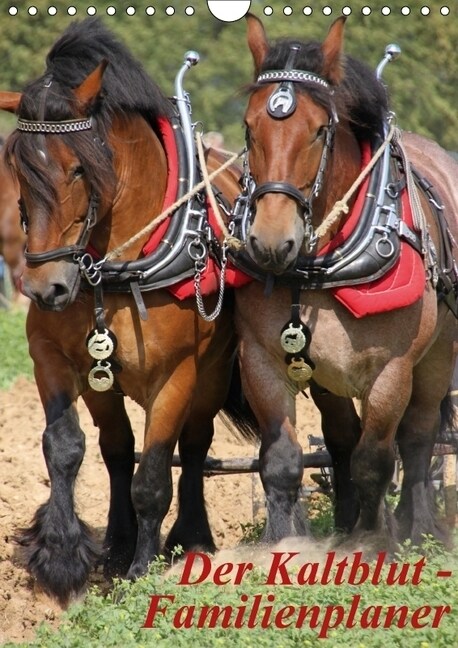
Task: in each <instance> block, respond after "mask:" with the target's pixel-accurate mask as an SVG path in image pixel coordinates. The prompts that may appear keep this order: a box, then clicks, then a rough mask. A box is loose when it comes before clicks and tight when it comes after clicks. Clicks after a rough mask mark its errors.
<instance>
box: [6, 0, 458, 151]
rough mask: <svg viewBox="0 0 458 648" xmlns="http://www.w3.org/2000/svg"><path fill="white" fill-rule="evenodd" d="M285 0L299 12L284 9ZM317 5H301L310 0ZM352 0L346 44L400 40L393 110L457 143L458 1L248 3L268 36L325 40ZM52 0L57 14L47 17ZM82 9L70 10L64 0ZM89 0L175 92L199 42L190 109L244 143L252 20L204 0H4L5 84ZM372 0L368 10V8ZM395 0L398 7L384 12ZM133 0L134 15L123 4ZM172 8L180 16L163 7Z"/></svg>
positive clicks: (358, 49) (30, 74) (27, 67)
mask: <svg viewBox="0 0 458 648" xmlns="http://www.w3.org/2000/svg"><path fill="white" fill-rule="evenodd" d="M31 4H35V5H37V6H38V13H37V15H35V16H30V15H28V13H27V7H28V6H29V5H31ZM286 4H288V5H289V6H290V7H291V8H292V10H293V12H292V14H291V15H290V16H285V15H284V13H283V8H284V6H285V5H286ZM307 4H308V5H309V6H310V7H311V8H312V9H313V12H312V14H311V15H309V16H307V15H304V13H303V11H302V10H303V7H304V5H307ZM345 4H348V5H349V6H350V7H351V9H352V13H351V16H350V18H349V20H348V22H347V35H346V36H347V38H346V51H347V52H348V53H351V54H353V55H354V56H357V57H359V58H361V59H363V60H365V61H366V62H367V63H368V64H369V65H371V66H372V67H374V68H375V67H376V65H377V64H378V63H379V61H380V59H381V58H382V56H383V52H384V48H385V46H386V45H387V44H388V43H392V42H395V43H398V44H399V45H400V46H401V48H402V52H403V53H402V56H401V58H400V59H399V60H398V61H397V62H396V63H394V64H393V65H390V66H389V67H388V68H387V69H386V71H385V75H384V78H385V81H386V83H387V85H388V87H389V92H390V95H391V104H392V109H393V110H394V111H395V112H396V113H397V115H398V123H399V125H400V126H401V127H402V128H405V129H409V130H415V131H417V132H420V133H422V134H424V135H427V136H430V137H432V138H434V139H435V140H437V141H438V142H439V143H440V144H442V145H443V146H444V147H445V148H447V149H449V150H455V151H457V150H458V110H457V105H458V53H457V47H456V45H457V43H458V19H457V14H458V8H457V7H456V3H455V2H453V3H444V4H448V5H452V6H451V7H450V13H449V15H447V16H443V15H441V13H440V7H441V5H442V3H439V2H429V3H424V4H426V5H428V6H429V7H430V13H429V15H427V16H424V15H422V14H421V12H420V8H421V7H422V6H423V3H422V2H417V1H414V2H410V3H406V2H405V0H390V2H386V1H385V0H382V1H379V0H371V2H367V1H362V0H352V1H351V2H348V3H345V2H341V3H336V2H334V1H332V2H331V1H329V2H324V1H323V2H319V3H317V2H314V0H310V1H309V2H308V3H307V2H304V1H302V2H297V1H296V0H292V1H291V2H289V3H288V2H286V1H280V0H271V1H270V2H267V1H262V0H252V2H251V11H252V12H253V13H255V14H256V15H258V16H260V17H263V20H264V24H265V26H266V29H267V32H268V35H269V37H270V38H271V39H276V38H278V37H281V36H285V35H291V36H297V37H301V38H303V39H306V40H307V39H318V40H322V39H323V37H324V36H325V34H326V32H327V29H328V27H329V25H330V24H331V22H332V20H333V19H334V18H336V17H337V16H338V15H340V12H341V10H342V6H343V5H345ZM10 5H15V6H17V7H18V13H17V15H15V16H10V15H9V14H8V7H9V6H10ZM49 5H52V6H53V7H55V8H56V9H57V13H56V15H53V16H50V15H48V13H47V8H48V6H49ZM69 5H72V6H74V7H75V8H76V10H77V12H76V15H75V16H69V15H68V13H67V8H68V6H69ZM89 5H92V6H95V7H96V8H97V14H98V15H99V16H101V17H102V18H103V20H104V21H105V22H106V24H107V25H108V26H109V27H110V28H111V29H113V31H114V32H116V33H117V34H118V36H119V37H120V38H121V39H122V40H124V41H125V42H126V43H127V45H128V46H129V47H130V48H131V50H132V51H133V53H134V54H135V55H136V56H137V57H138V58H139V59H140V60H141V61H142V63H143V64H144V66H145V67H146V69H147V70H148V72H149V73H150V74H151V76H153V78H155V79H156V81H157V82H158V83H159V85H160V86H161V87H162V89H163V90H164V91H165V92H166V93H167V94H170V95H171V94H173V81H174V77H175V74H176V72H177V70H178V68H179V67H180V65H181V63H182V60H183V54H184V52H185V51H186V50H188V49H195V50H197V51H198V52H199V53H200V55H201V63H200V64H199V65H198V66H197V68H195V69H193V70H192V72H191V73H189V74H188V76H187V77H186V88H187V90H188V91H189V92H190V93H191V98H192V103H193V110H194V113H193V116H194V118H195V120H199V121H200V120H201V121H202V122H203V123H204V126H205V130H207V131H208V130H217V131H221V132H222V133H223V134H224V136H225V145H226V147H228V148H239V146H240V145H241V144H242V140H243V130H242V126H241V124H242V116H243V109H244V104H245V98H244V97H243V95H241V94H240V88H241V87H243V85H244V84H246V83H247V82H249V81H250V80H251V78H252V66H251V58H250V54H249V52H248V48H247V45H246V39H245V21H244V20H243V19H242V20H239V21H237V22H234V23H224V22H222V21H219V20H217V19H215V18H214V17H213V16H212V15H211V13H210V11H209V10H208V7H207V4H206V2H205V0H194V1H192V0H173V1H172V0H170V2H169V1H167V0H156V1H153V0H150V2H146V0H139V1H138V2H120V1H118V0H113V2H109V1H108V0H106V1H103V2H100V1H99V0H97V1H94V2H89V1H88V0H84V2H83V1H81V0H73V1H72V2H69V1H68V0H53V2H46V3H44V2H36V3H32V2H31V3H25V2H16V3H14V2H12V1H11V2H10V1H9V0H0V18H1V20H0V60H1V61H2V65H1V66H0V88H1V89H4V90H20V89H21V88H22V87H23V86H24V84H25V83H26V82H27V81H29V80H30V79H33V78H35V77H36V76H38V75H40V74H41V73H42V72H43V69H44V60H45V56H46V53H47V51H48V50H49V48H50V47H51V45H52V44H53V42H54V41H55V40H56V39H57V38H58V36H59V35H60V34H61V32H62V31H63V30H64V29H65V27H66V26H67V25H68V24H69V23H70V22H71V21H73V20H78V19H82V18H84V17H85V16H86V15H87V14H86V10H87V7H88V6H89ZM266 5H268V6H270V7H272V9H273V14H272V15H271V16H264V15H263V11H264V7H265V6H266ZM325 5H327V6H328V7H331V9H332V13H331V15H330V16H324V15H323V13H322V8H323V6H325ZM366 5H369V6H370V7H371V9H372V11H371V14H370V15H369V16H364V15H363V14H362V11H361V9H362V7H363V6H366ZM386 5H388V6H389V7H390V9H391V13H390V15H388V16H385V15H382V12H381V10H382V7H384V6H386ZM405 5H409V6H410V8H411V12H410V14H409V15H407V16H405V15H403V14H402V13H401V8H402V7H403V6H405ZM108 6H114V7H115V8H116V13H115V15H114V16H110V15H107V12H106V9H107V7H108ZM129 6H134V7H135V9H136V11H135V14H134V15H133V16H129V15H128V14H127V12H126V9H127V7H129ZM148 6H154V8H155V13H154V15H152V16H150V15H147V13H146V11H145V9H146V7H148ZM168 6H172V7H174V9H175V11H174V14H173V15H167V13H166V8H167V7H168ZM189 6H192V7H193V8H194V14H193V15H192V16H188V15H186V13H185V8H186V7H189ZM13 127H14V119H13V118H11V117H10V116H7V115H6V116H5V115H2V116H1V121H0V133H2V134H3V135H5V134H7V133H8V132H9V130H11V129H12V128H13Z"/></svg>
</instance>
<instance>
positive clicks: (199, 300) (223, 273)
mask: <svg viewBox="0 0 458 648" xmlns="http://www.w3.org/2000/svg"><path fill="white" fill-rule="evenodd" d="M226 252H227V245H226V244H225V243H224V244H223V248H222V258H221V273H220V277H219V291H218V300H217V302H216V306H215V309H214V311H213V312H212V313H210V314H208V313H207V312H206V310H205V306H204V302H203V299H202V291H201V289H200V280H201V276H202V273H203V271H204V270H205V264H203V263H202V262H199V261H196V264H195V268H196V273H195V275H194V290H195V293H196V304H197V310H198V312H199V315H200V316H201V317H202V319H204V320H205V321H206V322H213V320H215V319H216V318H217V317H218V316H219V314H220V313H221V308H222V306H223V297H224V286H225V279H226V265H227V256H226Z"/></svg>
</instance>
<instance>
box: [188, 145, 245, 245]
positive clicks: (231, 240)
mask: <svg viewBox="0 0 458 648" xmlns="http://www.w3.org/2000/svg"><path fill="white" fill-rule="evenodd" d="M196 143H197V153H198V156H199V163H200V169H201V171H202V178H203V182H204V183H205V191H206V192H207V196H208V200H209V201H210V205H211V206H212V209H213V212H214V214H215V219H216V222H217V223H218V226H219V227H220V229H221V232H222V233H223V234H224V238H225V241H226V245H227V246H228V247H229V248H231V249H233V250H241V249H242V248H243V247H244V244H243V242H242V241H241V240H240V239H238V238H237V237H236V236H233V235H232V234H231V233H230V232H229V230H228V229H227V227H226V223H225V222H224V220H223V217H222V216H221V212H220V209H219V207H218V204H217V202H216V199H215V194H214V193H213V188H212V186H211V181H210V176H209V175H208V169H207V164H206V162H205V155H204V147H203V144H202V135H201V134H200V133H196ZM237 157H239V156H237Z"/></svg>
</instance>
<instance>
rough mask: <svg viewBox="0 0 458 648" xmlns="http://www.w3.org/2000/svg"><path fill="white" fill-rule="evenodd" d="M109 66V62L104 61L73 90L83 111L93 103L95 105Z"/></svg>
mask: <svg viewBox="0 0 458 648" xmlns="http://www.w3.org/2000/svg"><path fill="white" fill-rule="evenodd" d="M107 65H108V61H107V60H106V59H104V60H103V61H102V62H101V63H99V65H98V66H97V67H96V68H95V70H93V71H92V72H91V73H90V74H89V75H88V76H87V77H86V78H85V79H84V81H83V82H82V83H81V84H80V85H79V86H78V87H77V88H75V89H74V90H73V94H74V95H75V97H76V99H77V101H78V104H79V107H80V108H82V109H83V110H84V109H85V108H87V107H88V106H89V105H90V104H91V103H93V102H94V101H95V100H96V99H97V97H98V96H99V94H100V91H101V90H102V78H103V73H104V72H105V68H106V67H107Z"/></svg>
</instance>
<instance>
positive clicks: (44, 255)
mask: <svg viewBox="0 0 458 648" xmlns="http://www.w3.org/2000/svg"><path fill="white" fill-rule="evenodd" d="M51 83H52V80H51V79H50V78H49V77H47V78H46V79H45V84H44V87H45V96H46V92H47V89H48V88H49V87H50V85H51ZM42 103H43V102H42ZM40 112H41V114H44V105H43V106H42V110H41V111H40ZM93 126H94V121H93V118H92V117H83V118H78V119H66V120H61V121H49V120H45V119H40V120H31V119H22V118H19V119H18V121H17V126H16V127H17V130H19V131H21V132H23V133H27V134H30V133H33V134H39V135H41V136H44V135H60V134H67V133H76V132H81V131H86V130H91V129H93ZM40 151H41V149H40ZM42 154H43V155H44V157H46V152H45V151H44V150H43V151H42ZM99 202H100V199H99V195H98V194H97V193H96V192H95V191H94V189H93V188H92V187H91V191H90V195H89V204H88V208H87V212H86V216H85V218H84V221H83V224H82V228H81V231H80V234H79V236H78V239H77V241H76V243H74V244H73V245H66V246H63V247H60V248H56V249H54V250H48V251H46V252H28V250H27V249H26V250H25V252H24V256H25V259H26V261H27V263H28V264H30V265H38V264H41V263H47V262H48V261H56V260H57V259H64V258H67V257H71V259H72V260H73V261H74V262H76V263H78V264H80V262H81V258H82V257H83V256H84V254H85V250H86V246H87V244H88V243H89V239H90V236H91V232H92V229H93V228H94V226H95V224H96V223H97V218H98V208H99ZM19 212H20V216H21V223H22V227H23V229H24V231H26V232H27V228H28V216H27V213H26V210H25V205H24V201H23V200H22V198H20V199H19Z"/></svg>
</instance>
